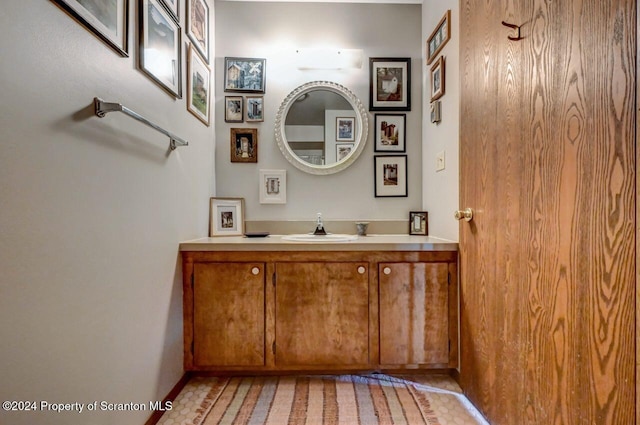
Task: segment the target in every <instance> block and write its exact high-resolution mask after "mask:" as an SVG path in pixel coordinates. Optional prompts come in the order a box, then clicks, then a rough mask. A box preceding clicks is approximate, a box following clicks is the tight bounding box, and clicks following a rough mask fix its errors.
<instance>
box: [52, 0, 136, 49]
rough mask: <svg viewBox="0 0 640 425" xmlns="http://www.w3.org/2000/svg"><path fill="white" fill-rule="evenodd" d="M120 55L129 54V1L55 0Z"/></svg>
mask: <svg viewBox="0 0 640 425" xmlns="http://www.w3.org/2000/svg"><path fill="white" fill-rule="evenodd" d="M53 1H54V2H55V3H57V4H58V6H60V7H61V8H62V9H64V10H65V11H66V12H67V13H68V14H70V15H71V16H73V17H74V18H75V19H77V20H78V22H80V23H81V24H82V25H84V26H85V27H86V28H87V29H88V30H89V31H91V32H92V33H94V34H95V35H96V36H97V37H98V38H100V39H101V40H102V41H104V42H105V43H107V45H108V46H109V47H111V48H112V49H113V50H115V51H116V52H117V53H118V54H119V55H120V56H124V57H126V56H129V53H128V43H127V40H128V38H127V37H128V34H127V28H128V27H129V1H128V0H112V1H109V2H105V1H104V0H53Z"/></svg>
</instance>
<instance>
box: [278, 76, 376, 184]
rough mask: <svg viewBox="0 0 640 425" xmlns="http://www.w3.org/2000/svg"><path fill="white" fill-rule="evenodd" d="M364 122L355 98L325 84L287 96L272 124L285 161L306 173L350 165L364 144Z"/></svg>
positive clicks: (362, 110)
mask: <svg viewBox="0 0 640 425" xmlns="http://www.w3.org/2000/svg"><path fill="white" fill-rule="evenodd" d="M368 126H369V119H368V117H367V111H366V110H365V108H364V106H363V105H362V102H360V99H358V98H357V97H356V95H355V94H353V93H352V92H351V91H350V90H349V89H348V88H346V87H344V86H342V85H340V84H337V83H333V82H331V81H311V82H308V83H305V84H303V85H301V86H299V87H297V88H296V89H294V90H293V91H291V93H289V94H288V95H287V97H286V98H285V99H284V100H283V101H282V104H281V105H280V108H279V109H278V113H277V114H276V121H275V136H276V143H277V144H278V148H279V149H280V151H281V152H282V154H283V155H284V157H285V159H286V160H287V161H289V162H290V163H291V164H293V165H294V166H295V167H296V168H298V169H300V170H302V171H304V172H306V173H309V174H318V175H322V174H333V173H337V172H339V171H342V170H344V169H345V168H347V167H349V166H351V165H352V164H353V163H354V162H355V160H356V159H357V158H358V156H360V154H361V153H362V151H363V150H364V147H365V145H366V143H367V134H368V131H369V129H368Z"/></svg>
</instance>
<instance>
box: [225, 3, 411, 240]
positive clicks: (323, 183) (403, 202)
mask: <svg viewBox="0 0 640 425" xmlns="http://www.w3.org/2000/svg"><path fill="white" fill-rule="evenodd" d="M420 10H421V5H419V4H418V5H416V4H413V5H389V4H354V3H344V4H337V3H331V4H322V3H257V2H226V1H218V2H216V35H217V36H216V61H215V63H216V69H217V70H219V72H216V87H217V88H218V92H217V98H216V105H217V106H218V109H219V111H220V113H219V114H218V115H217V117H216V125H217V128H216V179H217V186H216V194H217V195H218V196H239V197H243V198H245V200H246V217H247V219H249V220H279V219H288V220H307V219H311V220H313V219H314V218H315V217H316V212H322V213H323V217H325V218H326V219H328V220H331V219H355V220H363V219H407V220H408V217H409V211H412V210H419V209H420V208H421V205H422V188H421V186H422V176H421V169H422V164H421V162H422V146H421V131H422V130H421V128H422V124H421V119H422V96H421V93H422V87H421V86H422V84H421V82H422V76H421V68H422V65H421V63H422V41H421V34H420V28H421V23H420V22H421V11H420ZM319 46H337V47H342V48H353V49H363V50H364V62H363V67H362V68H361V69H355V70H340V71H336V70H333V71H331V70H323V71H317V70H316V71H301V70H298V69H296V67H295V63H294V62H293V59H292V56H293V51H294V50H295V48H297V47H302V48H304V47H319ZM225 56H240V57H259V58H266V60H267V62H266V68H267V69H266V78H267V81H266V94H265V98H264V100H265V114H264V115H265V121H264V122H263V123H258V124H256V125H248V124H246V123H243V124H229V123H225V122H224V114H223V113H222V111H223V107H222V105H223V101H224V96H225V94H226V95H230V94H231V95H233V94H234V93H224V92H223V90H222V87H223V79H224V73H223V71H222V69H223V68H224V57H225ZM369 57H411V58H412V69H411V72H412V81H411V111H410V112H407V155H408V161H409V162H408V171H409V178H408V182H409V189H408V192H409V196H408V197H407V198H375V197H374V183H373V176H374V171H373V156H374V155H379V153H374V149H373V119H374V113H373V112H370V113H369V121H370V123H369V140H368V143H367V147H366V149H365V150H364V152H363V153H362V155H361V156H360V157H359V158H358V160H357V161H356V162H355V163H354V165H352V166H351V167H350V168H348V169H347V170H345V171H342V172H340V173H337V174H333V175H329V176H314V175H309V174H306V173H304V172H302V171H299V170H298V169H297V168H295V167H294V166H293V165H291V164H289V163H288V162H287V161H286V160H285V159H284V157H283V155H282V154H281V152H280V150H279V149H278V147H277V145H276V143H275V137H274V121H275V115H276V112H277V110H278V107H279V106H280V103H281V102H282V100H283V99H284V98H285V97H286V95H287V94H288V93H289V92H290V91H291V90H293V89H294V88H296V87H298V86H299V85H301V84H303V83H305V82H308V81H315V80H329V81H334V82H336V83H339V84H342V85H344V86H346V87H348V88H349V89H350V90H351V91H353V92H354V93H355V94H356V96H358V98H360V100H361V101H362V103H363V104H364V105H365V107H366V108H367V109H368V105H369V59H368V58H369ZM231 127H256V128H258V139H259V155H258V163H257V164H244V163H231V162H230V161H229V129H230V128H231ZM260 169H284V170H286V171H287V204H284V205H261V204H260V203H259V196H258V195H259V192H258V176H259V170H260ZM329 231H331V229H329Z"/></svg>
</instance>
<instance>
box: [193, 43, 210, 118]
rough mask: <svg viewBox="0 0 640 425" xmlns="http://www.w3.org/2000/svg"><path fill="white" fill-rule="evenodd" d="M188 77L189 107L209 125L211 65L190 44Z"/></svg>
mask: <svg viewBox="0 0 640 425" xmlns="http://www.w3.org/2000/svg"><path fill="white" fill-rule="evenodd" d="M187 65H188V79H187V100H188V101H187V109H188V110H189V112H191V113H192V114H193V115H195V116H196V118H198V119H199V120H200V121H202V122H203V123H205V124H206V125H209V93H210V90H209V84H210V81H211V72H210V71H209V67H208V66H207V64H206V63H204V60H203V59H202V57H201V56H200V54H199V53H198V52H197V51H196V49H194V48H193V44H190V45H189V58H188V61H187Z"/></svg>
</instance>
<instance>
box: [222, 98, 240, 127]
mask: <svg viewBox="0 0 640 425" xmlns="http://www.w3.org/2000/svg"><path fill="white" fill-rule="evenodd" d="M243 105H244V102H243V100H242V96H225V97H224V120H225V122H242V116H243V112H242V111H243Z"/></svg>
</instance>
